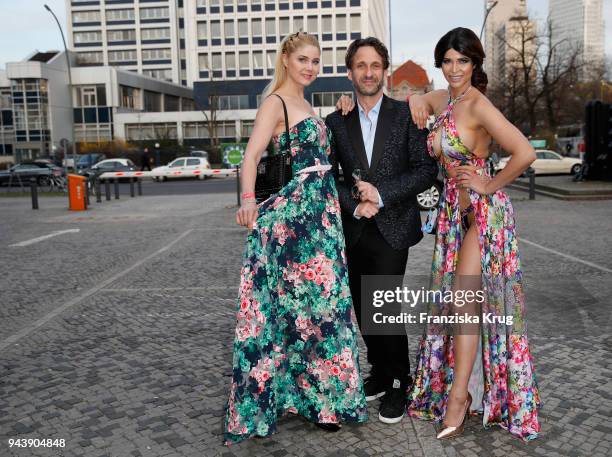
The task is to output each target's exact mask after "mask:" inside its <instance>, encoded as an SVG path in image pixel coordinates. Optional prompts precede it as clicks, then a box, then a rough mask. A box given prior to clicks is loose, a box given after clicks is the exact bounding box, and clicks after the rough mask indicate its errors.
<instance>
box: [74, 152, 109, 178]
mask: <svg viewBox="0 0 612 457" xmlns="http://www.w3.org/2000/svg"><path fill="white" fill-rule="evenodd" d="M104 159H106V154H98V153H92V154H84V155H81V156H78V159H77V162H76V169H77V173H80V172H81V170H87V169H89V168H91V167H93V166H94V165H95V164H97V163H98V162H100V161H101V160H104Z"/></svg>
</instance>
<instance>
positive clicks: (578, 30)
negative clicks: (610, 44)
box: [549, 0, 605, 76]
mask: <svg viewBox="0 0 612 457" xmlns="http://www.w3.org/2000/svg"><path fill="white" fill-rule="evenodd" d="M549 16H550V20H551V22H552V41H553V43H560V47H559V51H560V52H572V50H575V49H578V50H579V52H580V53H581V57H582V59H581V60H582V61H583V62H584V63H586V65H584V66H583V68H584V69H585V70H586V69H588V68H592V67H593V66H594V65H597V64H600V63H602V62H603V61H604V59H605V42H604V39H605V24H604V19H603V17H604V16H603V0H549ZM582 74H583V76H586V75H587V72H586V71H583V72H582Z"/></svg>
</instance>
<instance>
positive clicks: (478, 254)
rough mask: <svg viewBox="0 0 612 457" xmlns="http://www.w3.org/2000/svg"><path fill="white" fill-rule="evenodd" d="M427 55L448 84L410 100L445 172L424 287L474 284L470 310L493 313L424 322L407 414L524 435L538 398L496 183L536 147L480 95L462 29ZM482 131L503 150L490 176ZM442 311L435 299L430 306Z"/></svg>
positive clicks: (534, 426)
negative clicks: (463, 321)
mask: <svg viewBox="0 0 612 457" xmlns="http://www.w3.org/2000/svg"><path fill="white" fill-rule="evenodd" d="M435 59H436V66H437V67H438V68H440V67H441V68H442V71H443V73H444V76H445V78H446V80H447V81H448V83H449V89H448V91H445V90H439V91H434V92H430V93H429V94H427V95H425V96H412V97H411V98H410V106H411V111H412V116H413V119H415V122H417V125H419V127H424V126H425V123H426V119H427V117H429V115H431V114H435V115H436V118H437V119H436V122H435V124H434V126H433V128H432V130H431V133H430V135H429V144H428V145H429V152H430V154H431V155H432V156H434V157H435V158H436V159H438V161H439V163H440V165H441V168H442V171H443V173H444V176H445V186H444V196H443V202H442V203H441V205H440V210H439V215H438V221H437V233H436V244H435V251H434V257H433V266H432V289H434V290H438V291H453V292H456V291H458V290H460V289H462V290H481V291H483V292H484V293H483V297H484V300H482V302H481V303H480V304H479V306H478V307H474V308H472V310H474V309H477V310H478V311H477V314H478V315H479V317H481V312H482V314H483V315H484V314H488V313H491V314H490V315H491V316H494V317H498V318H502V319H500V320H499V321H498V322H495V323H491V322H488V321H487V322H481V323H480V324H479V325H478V324H477V325H476V326H475V328H474V327H473V326H472V328H470V325H471V324H470V325H465V326H455V327H454V328H453V331H452V332H448V333H444V332H441V331H440V329H439V328H435V327H434V326H428V327H427V328H426V333H425V335H424V337H423V339H422V340H421V344H420V348H419V355H418V357H417V365H418V366H417V371H416V377H415V382H414V385H413V389H412V391H411V392H410V394H409V406H408V413H409V414H410V415H412V416H414V417H418V418H422V419H433V420H435V421H437V422H439V421H443V430H442V431H441V432H440V433H439V434H438V438H440V439H444V438H452V437H454V436H457V435H459V434H461V433H462V431H463V423H464V420H465V418H466V417H467V414H468V413H469V411H470V410H473V411H479V412H482V413H483V424H484V425H485V426H490V425H493V424H497V425H499V426H501V427H503V428H505V429H507V430H508V431H509V432H510V433H512V434H513V435H515V436H517V437H519V438H521V439H523V440H530V439H533V438H535V437H537V435H538V432H539V430H540V425H539V422H538V409H539V406H540V396H539V392H538V388H537V384H536V380H535V374H534V368H533V363H532V357H531V354H530V351H529V345H528V341H527V333H526V328H525V323H524V295H523V286H522V273H521V266H520V260H519V255H518V242H517V238H516V232H515V222H514V210H513V208H512V204H511V203H510V199H509V198H508V195H507V194H506V193H505V192H503V191H502V190H501V189H502V188H503V187H504V186H506V185H507V184H509V183H510V182H512V181H513V180H514V179H515V178H517V177H518V176H519V175H520V174H521V173H522V172H523V171H524V170H525V169H526V168H527V167H528V166H529V164H530V163H531V162H532V161H533V160H534V158H535V154H534V151H533V148H532V147H531V146H530V145H529V143H528V141H527V140H526V139H525V137H524V136H523V135H522V134H521V133H520V132H519V131H518V130H517V129H516V128H515V127H514V126H513V125H512V124H511V123H509V122H508V121H507V120H506V119H505V118H504V117H503V115H502V114H501V113H500V112H499V111H498V110H497V109H496V108H495V107H494V106H493V105H492V104H491V102H489V100H488V99H487V98H486V96H485V95H484V92H485V90H486V85H487V78H486V74H485V73H484V72H483V71H482V63H483V59H484V51H483V49H482V44H481V43H480V41H479V40H478V37H476V35H475V34H474V33H473V32H472V31H471V30H468V29H465V28H457V29H454V30H451V31H450V32H448V33H447V34H446V35H445V36H444V37H442V39H441V40H440V41H439V43H438V45H437V46H436V49H435ZM473 86H475V87H473ZM491 139H494V140H495V141H497V143H499V144H500V145H501V147H502V148H503V149H504V150H506V151H508V152H509V153H510V154H511V160H510V161H509V162H508V165H507V166H506V167H505V168H504V169H503V170H502V171H501V172H500V173H498V174H497V175H496V176H495V178H491V177H490V176H489V175H488V171H487V167H486V166H485V165H486V159H487V157H488V155H489V145H490V142H491ZM448 311H449V309H448V308H447V309H445V308H444V305H443V304H440V303H436V304H433V305H432V307H431V309H430V314H432V313H435V314H444V313H448ZM508 317H510V319H511V321H510V320H509V319H508ZM503 319H505V321H503V322H502V320H503ZM481 320H484V319H482V317H481ZM489 320H490V319H489ZM510 322H511V323H512V325H509V323H510ZM474 330H475V331H474Z"/></svg>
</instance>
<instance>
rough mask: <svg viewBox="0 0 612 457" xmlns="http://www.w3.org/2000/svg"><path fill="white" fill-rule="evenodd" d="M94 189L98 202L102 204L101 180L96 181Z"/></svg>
mask: <svg viewBox="0 0 612 457" xmlns="http://www.w3.org/2000/svg"><path fill="white" fill-rule="evenodd" d="M94 188H95V192H96V202H97V203H102V195H101V194H100V180H99V179H95V180H94Z"/></svg>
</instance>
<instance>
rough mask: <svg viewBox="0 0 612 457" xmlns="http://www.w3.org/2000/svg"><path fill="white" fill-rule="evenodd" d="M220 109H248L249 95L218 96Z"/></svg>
mask: <svg viewBox="0 0 612 457" xmlns="http://www.w3.org/2000/svg"><path fill="white" fill-rule="evenodd" d="M218 104H219V109H220V110H233V109H248V108H249V96H248V95H220V96H219V97H218Z"/></svg>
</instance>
